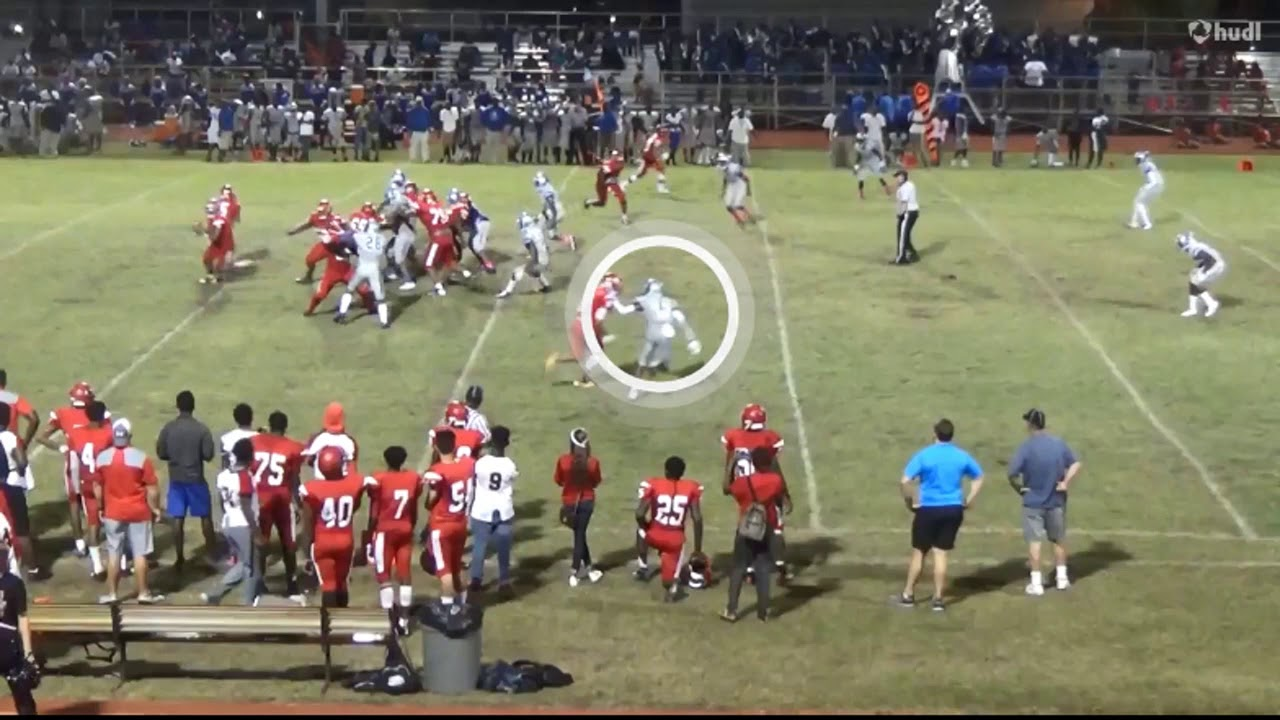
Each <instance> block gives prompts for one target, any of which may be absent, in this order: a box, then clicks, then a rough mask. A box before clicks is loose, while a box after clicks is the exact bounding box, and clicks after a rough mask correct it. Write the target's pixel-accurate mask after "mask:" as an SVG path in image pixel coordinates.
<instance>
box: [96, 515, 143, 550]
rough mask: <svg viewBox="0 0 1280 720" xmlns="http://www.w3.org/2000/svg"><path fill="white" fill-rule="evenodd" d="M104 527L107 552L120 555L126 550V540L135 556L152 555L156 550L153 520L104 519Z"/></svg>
mask: <svg viewBox="0 0 1280 720" xmlns="http://www.w3.org/2000/svg"><path fill="white" fill-rule="evenodd" d="M102 529H103V530H104V531H105V533H104V534H105V535H106V538H107V553H108V554H109V555H111V556H113V557H114V556H119V555H121V554H123V552H124V545H125V541H126V540H128V543H129V550H130V551H132V553H133V556H134V557H140V556H142V555H150V554H151V553H152V552H154V551H155V546H154V545H153V544H152V536H151V521H149V520H148V521H146V522H121V521H119V520H111V519H108V518H103V519H102Z"/></svg>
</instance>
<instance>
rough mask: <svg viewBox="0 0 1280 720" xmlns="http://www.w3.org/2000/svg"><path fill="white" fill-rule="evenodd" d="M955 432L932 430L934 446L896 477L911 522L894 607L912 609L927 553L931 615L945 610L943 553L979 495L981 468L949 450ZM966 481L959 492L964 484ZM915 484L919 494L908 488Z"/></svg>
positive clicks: (948, 427)
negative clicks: (904, 575)
mask: <svg viewBox="0 0 1280 720" xmlns="http://www.w3.org/2000/svg"><path fill="white" fill-rule="evenodd" d="M955 433H956V428H955V426H954V425H953V424H952V423H951V421H950V420H947V419H945V418H944V419H942V420H939V421H938V422H937V424H935V425H934V426H933V436H934V437H935V438H937V442H935V443H933V444H932V445H928V446H926V447H924V448H922V449H921V450H920V451H919V452H917V453H916V454H915V455H913V456H912V457H911V460H910V461H908V462H907V467H906V469H904V470H903V471H902V498H903V500H904V501H905V502H906V505H907V509H908V510H910V511H911V512H912V513H914V514H915V518H914V519H913V520H912V522H911V548H912V549H911V563H910V565H909V566H908V568H907V584H906V586H905V587H904V588H903V589H902V593H901V594H900V595H899V596H898V597H897V598H896V602H897V603H898V604H899V605H901V606H903V607H915V604H916V596H915V589H916V582H917V581H918V580H919V579H920V573H921V572H922V571H923V569H924V556H925V555H927V554H928V553H929V552H930V551H931V550H932V551H933V609H934V611H938V612H940V611H942V610H945V609H946V606H945V604H944V603H943V599H942V598H943V590H944V589H945V587H946V584H947V553H948V552H949V551H950V550H951V549H952V548H954V547H955V544H956V534H957V533H958V532H959V531H960V525H961V523H963V522H964V511H965V508H967V507H969V506H970V505H971V504H972V503H973V501H974V499H975V498H977V497H978V493H979V492H980V491H981V490H982V467H981V466H979V465H978V461H977V460H974V459H973V456H972V455H970V454H969V453H967V452H965V451H964V450H962V449H960V448H959V447H956V446H955V445H952V444H951V438H953V437H954V436H955ZM965 478H968V479H969V489H968V492H967V493H966V492H965V487H964V481H965ZM917 481H918V482H919V488H918V489H917V488H915V487H913V484H914V483H916V482H917Z"/></svg>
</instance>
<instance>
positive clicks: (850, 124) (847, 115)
mask: <svg viewBox="0 0 1280 720" xmlns="http://www.w3.org/2000/svg"><path fill="white" fill-rule="evenodd" d="M857 132H858V116H857V115H856V114H855V113H854V111H853V107H852V106H851V105H845V106H844V107H843V108H841V109H840V113H839V114H838V115H836V135H839V136H841V137H852V136H854V135H856V134H857Z"/></svg>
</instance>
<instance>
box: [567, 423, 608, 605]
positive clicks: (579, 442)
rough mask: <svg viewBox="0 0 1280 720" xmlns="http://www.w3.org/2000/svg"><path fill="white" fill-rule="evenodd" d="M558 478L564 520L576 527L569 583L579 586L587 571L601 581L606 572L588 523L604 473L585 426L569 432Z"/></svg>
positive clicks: (594, 578)
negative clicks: (596, 559) (590, 541)
mask: <svg viewBox="0 0 1280 720" xmlns="http://www.w3.org/2000/svg"><path fill="white" fill-rule="evenodd" d="M555 481H556V485H559V486H560V523H561V524H562V525H565V526H566V527H568V528H570V529H571V530H573V569H572V570H571V571H570V573H569V587H578V582H579V581H580V580H581V576H582V573H584V572H585V573H586V576H587V579H588V580H590V581H591V582H593V583H596V582H600V579H601V578H603V577H604V573H603V572H601V571H600V570H598V569H596V568H595V567H594V566H593V565H592V563H591V549H590V548H589V547H588V546H587V527H588V526H589V525H590V524H591V514H592V512H594V511H595V505H596V488H598V487H600V483H601V482H603V477H602V475H601V472H600V461H599V460H598V459H597V458H595V457H594V456H592V454H591V438H590V437H589V436H588V435H587V431H586V430H585V429H583V428H574V430H573V432H570V433H569V452H567V453H565V454H563V455H561V456H560V458H559V459H558V460H556V471H555Z"/></svg>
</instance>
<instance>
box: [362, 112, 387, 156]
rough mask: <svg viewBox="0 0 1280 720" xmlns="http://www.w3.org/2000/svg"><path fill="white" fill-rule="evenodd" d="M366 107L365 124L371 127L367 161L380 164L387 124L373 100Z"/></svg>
mask: <svg viewBox="0 0 1280 720" xmlns="http://www.w3.org/2000/svg"><path fill="white" fill-rule="evenodd" d="M364 106H365V110H366V115H365V124H366V125H368V127H369V149H368V150H367V151H366V155H365V160H373V161H374V162H378V161H381V160H382V132H383V128H384V127H385V125H386V124H385V123H384V122H383V118H382V113H381V112H380V111H379V110H378V106H377V105H375V104H374V103H373V101H372V100H366V101H365V103H364Z"/></svg>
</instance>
